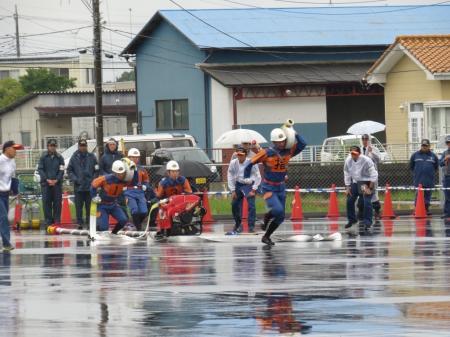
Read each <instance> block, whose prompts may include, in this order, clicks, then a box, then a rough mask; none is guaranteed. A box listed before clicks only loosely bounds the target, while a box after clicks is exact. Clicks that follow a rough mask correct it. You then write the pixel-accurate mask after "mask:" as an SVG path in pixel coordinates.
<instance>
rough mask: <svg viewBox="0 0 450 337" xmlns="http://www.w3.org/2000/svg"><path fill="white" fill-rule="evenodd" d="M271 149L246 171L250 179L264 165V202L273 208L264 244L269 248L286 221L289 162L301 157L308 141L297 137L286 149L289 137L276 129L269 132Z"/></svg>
mask: <svg viewBox="0 0 450 337" xmlns="http://www.w3.org/2000/svg"><path fill="white" fill-rule="evenodd" d="M270 140H271V141H272V143H273V146H272V147H269V148H267V149H262V150H260V151H259V152H258V153H257V154H256V155H255V156H254V157H253V158H252V159H251V160H250V162H249V164H248V165H247V166H246V168H245V173H244V177H245V178H246V179H250V178H249V177H250V173H251V170H252V167H253V165H256V164H258V163H262V164H263V165H264V178H263V181H262V184H261V187H262V191H263V195H264V200H265V201H266V205H267V207H268V208H269V209H270V213H268V214H269V216H270V217H272V218H273V219H272V221H271V222H270V224H269V226H268V228H267V230H266V233H265V234H264V236H263V237H262V239H261V241H262V242H263V243H265V244H266V245H270V246H273V245H274V244H275V243H274V242H273V241H272V240H271V239H270V236H271V235H272V233H273V232H274V231H275V230H276V229H277V228H278V226H279V225H280V224H281V223H282V222H283V221H284V217H285V207H286V205H285V204H286V186H285V178H286V174H287V167H288V162H289V159H291V158H292V157H294V156H296V155H297V154H299V153H300V152H301V151H302V150H303V149H304V148H305V146H306V142H305V140H304V139H303V138H302V137H301V136H300V135H299V134H295V143H294V145H293V146H292V147H291V148H290V149H286V142H287V141H286V134H285V132H284V131H283V130H282V129H281V128H275V129H273V130H272V132H271V133H270Z"/></svg>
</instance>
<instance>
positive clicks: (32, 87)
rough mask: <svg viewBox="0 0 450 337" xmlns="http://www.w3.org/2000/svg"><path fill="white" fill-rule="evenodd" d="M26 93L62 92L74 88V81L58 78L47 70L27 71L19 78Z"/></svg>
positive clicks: (62, 77) (72, 79)
mask: <svg viewBox="0 0 450 337" xmlns="http://www.w3.org/2000/svg"><path fill="white" fill-rule="evenodd" d="M19 82H20V84H22V87H23V90H25V92H26V93H30V92H35V91H42V92H45V91H62V90H66V89H69V88H73V87H75V79H74V78H67V77H64V76H58V75H56V74H55V73H53V72H52V71H50V70H49V69H44V68H39V69H27V73H26V75H24V76H20V78H19Z"/></svg>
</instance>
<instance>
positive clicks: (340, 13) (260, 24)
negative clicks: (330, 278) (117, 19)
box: [122, 5, 450, 54]
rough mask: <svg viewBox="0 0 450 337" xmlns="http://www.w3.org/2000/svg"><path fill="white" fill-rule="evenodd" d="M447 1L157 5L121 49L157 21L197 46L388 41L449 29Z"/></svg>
mask: <svg viewBox="0 0 450 337" xmlns="http://www.w3.org/2000/svg"><path fill="white" fill-rule="evenodd" d="M449 15H450V6H447V5H439V6H438V5H434V6H431V5H427V6H370V7H369V6H364V7H363V6H362V7H348V6H346V7H314V8H266V9H265V8H243V9H200V10H186V11H184V10H162V11H159V12H158V13H156V14H155V15H154V16H153V18H152V19H151V20H150V21H149V22H148V23H147V24H146V25H145V26H144V28H143V29H142V30H141V31H140V33H139V34H138V35H137V36H136V37H135V38H134V40H133V41H131V42H130V44H129V45H128V46H127V47H126V48H125V49H124V51H123V52H122V54H134V53H135V52H136V50H137V47H138V45H139V44H140V43H142V42H143V41H144V40H145V38H146V37H148V36H151V34H152V31H153V29H155V27H156V26H157V25H158V24H159V22H160V21H161V20H166V21H168V22H169V23H170V24H172V25H173V26H174V27H175V28H176V29H177V30H178V31H180V33H181V34H183V35H184V36H185V37H186V38H187V39H189V40H190V41H192V43H193V44H194V45H196V46H197V47H198V48H203V49H208V48H250V47H255V48H266V47H305V46H358V45H388V44H389V43H390V42H391V41H392V40H394V38H395V37H396V36H398V35H405V34H442V33H447V32H449V31H450V20H448V17H449Z"/></svg>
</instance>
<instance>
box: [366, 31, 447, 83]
mask: <svg viewBox="0 0 450 337" xmlns="http://www.w3.org/2000/svg"><path fill="white" fill-rule="evenodd" d="M404 55H406V56H408V57H409V58H410V59H411V60H412V61H413V62H414V63H415V64H416V65H417V66H418V67H419V68H420V69H422V70H423V71H424V72H425V73H426V75H427V78H428V79H431V80H436V79H450V34H448V35H409V36H399V37H397V38H396V39H395V42H394V43H393V44H392V45H391V46H389V48H388V49H387V50H386V51H385V52H384V53H383V55H381V57H380V58H379V59H378V60H377V61H376V62H375V63H374V64H373V65H372V67H371V68H370V69H369V71H368V72H367V74H366V80H367V82H369V83H385V82H386V75H387V73H389V72H390V71H391V69H392V68H393V67H394V66H395V65H396V64H397V62H398V61H399V60H400V59H401V58H402V57H403V56H404Z"/></svg>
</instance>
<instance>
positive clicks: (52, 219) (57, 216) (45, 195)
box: [38, 139, 64, 227]
mask: <svg viewBox="0 0 450 337" xmlns="http://www.w3.org/2000/svg"><path fill="white" fill-rule="evenodd" d="M56 147H57V143H56V140H55V139H49V141H48V142H47V151H46V152H44V153H43V154H42V156H41V158H40V159H39V165H38V172H39V176H40V177H41V189H42V206H43V208H44V217H45V226H46V227H48V226H50V225H53V224H55V225H59V224H60V223H61V202H62V182H63V177H64V158H63V157H62V156H61V155H60V154H59V153H58V152H56Z"/></svg>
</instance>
